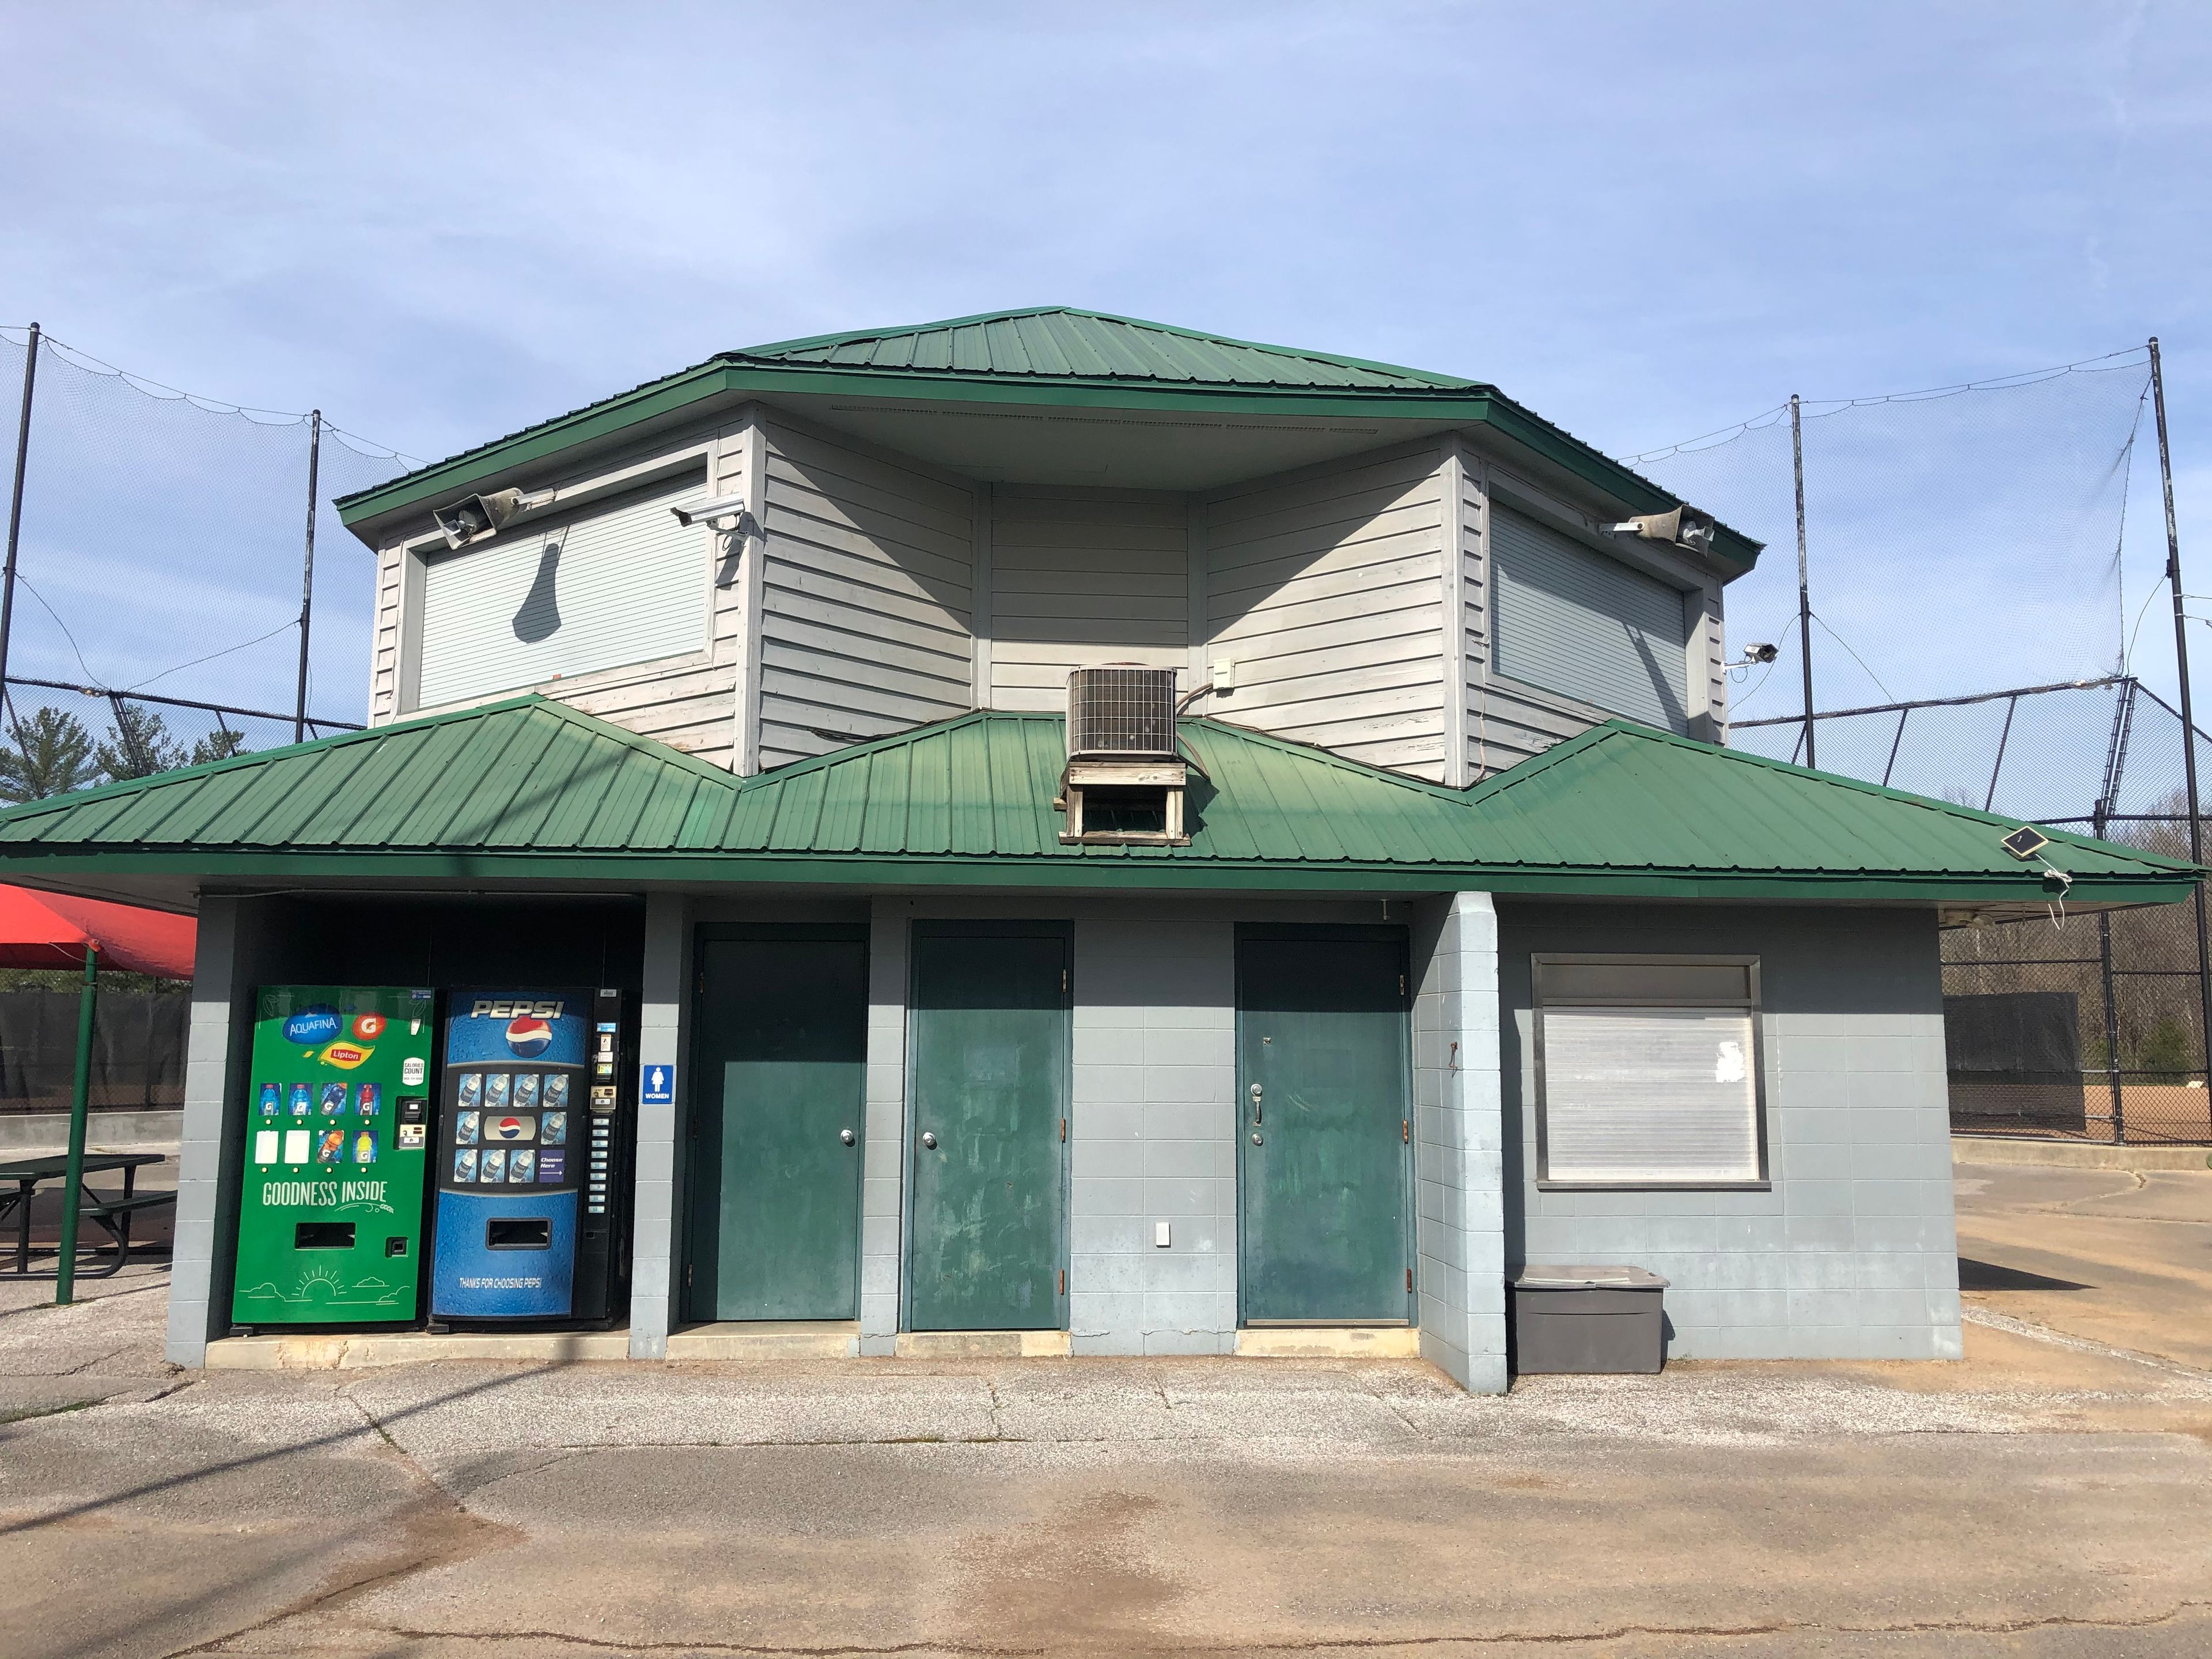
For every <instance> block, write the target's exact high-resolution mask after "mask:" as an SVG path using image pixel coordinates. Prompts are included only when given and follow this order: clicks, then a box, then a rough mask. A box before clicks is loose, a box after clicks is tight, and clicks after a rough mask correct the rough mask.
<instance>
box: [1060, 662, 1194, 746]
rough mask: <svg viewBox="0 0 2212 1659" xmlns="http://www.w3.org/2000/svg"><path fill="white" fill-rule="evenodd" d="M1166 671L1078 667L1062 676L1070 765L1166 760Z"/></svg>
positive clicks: (1169, 739) (1170, 702) (1169, 720)
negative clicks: (1078, 763)
mask: <svg viewBox="0 0 2212 1659" xmlns="http://www.w3.org/2000/svg"><path fill="white" fill-rule="evenodd" d="M1175 704H1176V676H1175V670H1174V669H1172V668H1079V669H1077V670H1076V671H1074V672H1073V673H1072V674H1070V675H1069V676H1068V677H1067V757H1068V758H1069V759H1070V760H1122V759H1129V760H1135V759H1144V758H1152V757H1159V758H1172V757H1174V755H1175V752H1176V721H1175Z"/></svg>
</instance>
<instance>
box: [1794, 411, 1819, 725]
mask: <svg viewBox="0 0 2212 1659" xmlns="http://www.w3.org/2000/svg"><path fill="white" fill-rule="evenodd" d="M1790 472H1791V473H1792V475H1793V476H1794V477H1795V478H1796V485H1797V652H1798V656H1799V658H1800V659H1801V660H1802V663H1803V664H1804V668H1805V764H1806V765H1807V766H1808V768H1815V769H1817V768H1818V767H1819V765H1820V757H1819V755H1818V753H1817V752H1816V751H1815V750H1814V747H1813V588H1812V584H1811V583H1810V582H1809V581H1808V580H1807V578H1806V572H1805V423H1804V422H1803V421H1802V419H1801V418H1800V417H1799V414H1798V406H1797V394H1796V392H1791V393H1790Z"/></svg>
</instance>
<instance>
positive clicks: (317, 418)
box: [292, 409, 323, 743]
mask: <svg viewBox="0 0 2212 1659" xmlns="http://www.w3.org/2000/svg"><path fill="white" fill-rule="evenodd" d="M322 461H323V411H322V410H319V409H318V410H314V411H313V412H312V413H311V414H310V415H309V416H307V553H306V556H305V557H304V558H303V559H302V561H301V569H300V694H299V697H298V700H297V701H296V702H295V703H294V704H293V709H292V741H293V742H295V743H301V742H304V741H306V739H307V623H308V622H309V621H310V619H311V617H312V616H313V611H314V608H315V493H316V488H317V483H316V477H315V475H316V473H317V472H318V471H319V470H320V468H321V466H322Z"/></svg>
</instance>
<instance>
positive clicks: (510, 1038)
mask: <svg viewBox="0 0 2212 1659" xmlns="http://www.w3.org/2000/svg"><path fill="white" fill-rule="evenodd" d="M552 1044H553V1028H552V1027H551V1026H550V1025H549V1024H546V1023H545V1022H544V1020H542V1019H540V1018H538V1016H537V1015H535V1014H524V1015H522V1016H520V1018H515V1019H511V1020H509V1021H508V1022H507V1047H508V1048H510V1049H512V1050H513V1052H514V1053H515V1054H519V1055H520V1056H521V1057H522V1058H523V1059H524V1060H535V1059H536V1058H537V1057H538V1055H540V1054H544V1052H545V1051H546V1049H548V1048H550V1047H551V1046H552Z"/></svg>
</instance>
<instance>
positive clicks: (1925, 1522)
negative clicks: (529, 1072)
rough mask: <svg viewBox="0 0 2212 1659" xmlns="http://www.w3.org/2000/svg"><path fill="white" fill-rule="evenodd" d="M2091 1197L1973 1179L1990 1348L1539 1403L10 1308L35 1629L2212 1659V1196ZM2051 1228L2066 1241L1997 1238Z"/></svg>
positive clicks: (350, 1647)
mask: <svg viewBox="0 0 2212 1659" xmlns="http://www.w3.org/2000/svg"><path fill="white" fill-rule="evenodd" d="M2050 1173H2051V1172H2048V1171H2040V1172H2029V1175H2028V1176H2027V1178H2024V1179H2020V1180H2015V1179H2013V1178H2012V1177H2009V1176H2004V1175H2002V1174H1997V1175H1995V1176H1992V1174H1991V1172H1990V1171H1988V1170H1971V1171H1969V1170H1962V1171H1961V1176H1962V1182H1961V1184H1962V1188H1965V1187H1972V1183H1973V1182H1988V1183H1989V1184H1985V1185H1984V1186H1982V1187H1980V1188H1975V1189H1974V1190H1973V1192H1972V1194H1970V1195H1969V1198H1968V1199H1967V1200H1966V1202H1967V1203H1969V1204H1970V1205H1972V1206H1976V1207H1975V1208H1974V1209H1973V1211H1972V1214H1971V1216H1970V1217H1968V1218H1962V1233H1964V1234H1966V1235H1968V1236H1970V1237H1972V1240H1973V1243H1972V1247H1971V1248H1972V1251H1974V1252H1978V1255H1977V1256H1976V1259H1977V1260H1981V1261H1985V1262H1986V1263H1988V1265H1990V1266H1991V1267H2008V1268H2009V1270H2010V1271H2013V1272H2015V1273H2019V1274H2021V1275H2024V1276H2025V1277H2024V1279H2022V1280H2021V1282H2019V1283H2015V1285H2013V1287H2012V1288H2009V1289H1997V1290H1990V1291H1976V1292H1973V1293H1972V1297H1971V1300H1972V1317H1973V1319H1974V1320H1975V1321H1977V1322H1974V1323H1971V1324H1970V1325H1969V1328H1968V1331H1967V1352H1968V1357H1967V1358H1966V1361H1965V1362H1963V1363H1961V1364H1952V1365H1911V1364H1875V1363H1868V1364H1686V1365H1678V1366H1675V1367H1674V1368H1672V1369H1670V1370H1668V1371H1667V1372H1666V1373H1664V1374H1663V1375H1662V1376H1656V1377H1626V1378H1565V1377H1560V1378H1528V1379H1524V1380H1522V1382H1521V1383H1520V1384H1519V1385H1518V1386H1517V1387H1516V1390H1515V1392H1514V1394H1513V1395H1511V1396H1510V1398H1507V1399H1503V1400H1487V1399H1469V1398H1468V1397H1467V1396H1465V1395H1460V1394H1459V1393H1458V1392H1457V1391H1456V1390H1455V1389H1453V1388H1452V1387H1451V1386H1450V1385H1449V1383H1447V1382H1445V1381H1444V1379H1443V1377H1442V1376H1439V1375H1438V1374H1437V1373H1436V1372H1435V1371H1433V1370H1430V1369H1429V1368H1428V1367H1426V1366H1425V1365H1423V1364H1419V1363H1417V1362H1375V1361H1369V1362H1360V1363H1349V1362H1345V1363H1340V1362H1331V1361H1253V1360H1141V1361H1139V1360H1130V1361H1109V1360H1029V1361H1016V1360H1004V1361H986V1360H969V1361H957V1362H955V1361H939V1362H919V1361H901V1360H867V1361H845V1362H811V1363H794V1364H759V1365H743V1364H694V1365H665V1366H659V1365H652V1366H648V1365H639V1366H626V1365H593V1364H574V1365H566V1366H532V1365H519V1364H436V1365H410V1366H400V1367H387V1368H382V1369H373V1370H352V1371H343V1372H331V1371H313V1372H293V1373H246V1372H230V1373H224V1372H216V1373H206V1374H201V1373H186V1372H176V1371H173V1370H171V1369H170V1368H168V1367H167V1366H166V1365H165V1364H162V1363H161V1359H160V1358H159V1344H160V1324H161V1311H162V1310H161V1291H162V1289H163V1288H164V1285H163V1281H162V1275H161V1272H160V1270H159V1269H158V1268H153V1269H144V1270H142V1269H133V1270H132V1272H131V1273H129V1274H126V1275H125V1277H123V1278H121V1279H117V1280H114V1281H110V1282H108V1283H106V1284H104V1285H100V1286H98V1287H97V1294H96V1296H95V1297H94V1299H93V1300H91V1301H89V1302H88V1303H86V1304H82V1305H80V1306H78V1307H76V1308H73V1309H67V1310H56V1309H51V1308H40V1307H37V1306H34V1305H33V1304H34V1303H35V1302H36V1301H37V1300H38V1299H39V1297H40V1296H42V1295H44V1294H46V1293H48V1290H49V1289H50V1287H47V1288H46V1289H41V1288H38V1287H31V1286H17V1287H9V1288H8V1289H6V1290H4V1291H0V1418H7V1419H13V1420H11V1421H7V1422H6V1423H4V1425H0V1652H4V1653H6V1654H7V1655H9V1659H17V1656H21V1659H61V1656H95V1655H97V1656H108V1655H116V1656H149V1659H150V1656H169V1655H181V1654H188V1653H189V1654H223V1655H302V1656H332V1659H337V1656H345V1659H356V1656H359V1659H368V1656H377V1659H386V1656H404V1659H444V1656H463V1655H468V1656H485V1659H509V1656H512V1659H523V1656H532V1659H536V1656H555V1659H558V1656H564V1655H572V1654H573V1655H576V1656H587V1655H592V1656H596V1655H607V1654H653V1655H684V1654H697V1655H701V1656H723V1655H774V1654H794V1655H796V1654H805V1655H830V1654H841V1655H871V1654H911V1655H924V1656H927V1655H946V1656H953V1655H1015V1654H1030V1653H1062V1652H1078V1653H1113V1654H1162V1655H1166V1654H1178V1655H1180V1654H1194V1653H1225V1654H1226V1653H1252V1654H1269V1653H1277V1652H1280V1653H1284V1654H1292V1653H1296V1654H1301V1655H1304V1654H1315V1655H1332V1654H1341V1655H1346V1656H1349V1655H1353V1654H1361V1655H1375V1654H1393V1653H1403V1654H1407V1655H1414V1654H1420V1655H1430V1654H1454V1653H1464V1654H1470V1655H1472V1654H1483V1655H1498V1654H1519V1653H1527V1654H1529V1655H1534V1654H1537V1653H1540V1652H1541V1653H1544V1654H1547V1655H1556V1654H1561V1653H1565V1654H1571V1655H1577V1656H1580V1655H1593V1656H1628V1655H1639V1656H1641V1655H1671V1654H1676V1653H1682V1654H1691V1653H1695V1654H1701V1655H1703V1654H1711V1655H1734V1654H1744V1655H1755V1656H1760V1659H1781V1656H1797V1655H1814V1654H1819V1655H1823V1656H1829V1655H1863V1656H1869V1659H1874V1656H1892V1655H1900V1656H1901V1655H1914V1656H1919V1655H1936V1654H1942V1655H1947V1656H1948V1655H1962V1656H1968V1659H1979V1656H1984V1655H1988V1656H1992V1659H1994V1656H1996V1655H2000V1654H2002V1655H2008V1656H2012V1655H2028V1656H2038V1659H2057V1656H2073V1655H2091V1654H2094V1655H2106V1654H2125V1655H2139V1654H2140V1655H2150V1656H2158V1655H2166V1654H2172V1655H2183V1654H2189V1655H2195V1654H2200V1653H2203V1652H2205V1651H2208V1650H2212V1367H2207V1366H2205V1365H2203V1364H2199V1363H2197V1358H2198V1356H2197V1350H2196V1348H2195V1347H2194V1346H2192V1345H2194V1344H2196V1343H2197V1342H2199V1341H2200V1340H2202V1337H2203V1324H2202V1322H2201V1319H2197V1320H2194V1321H2192V1322H2190V1323H2189V1325H2188V1328H2186V1329H2183V1328H2179V1327H2178V1326H2177V1327H2175V1328H2172V1330H2171V1331H2170V1333H2169V1332H2167V1330H2166V1326H2164V1325H2162V1324H2161V1322H2160V1321H2158V1320H2156V1319H2153V1318H2148V1317H2144V1316H2141V1315H2139V1314H2129V1313H2127V1312H2126V1305H2127V1297H2130V1296H2138V1292H2136V1291H2131V1290H2130V1289H2129V1288H2128V1286H2129V1285H2131V1284H2132V1283H2133V1282H2134V1281H2133V1280H2132V1279H2124V1277H2123V1275H2122V1274H2121V1273H2119V1272H2118V1270H2117V1266H2116V1264H2115V1263H2109V1262H2105V1261H2103V1259H2102V1258H2103V1256H2106V1255H2117V1253H2118V1247H2117V1246H2116V1245H2115V1244H2114V1243H2113V1240H2114V1239H2115V1238H2121V1237H2139V1242H2138V1243H2136V1244H2131V1245H2130V1246H2128V1248H2129V1249H2134V1250H2136V1252H2137V1255H2136V1257H2133V1258H2130V1265H2129V1266H2128V1267H2127V1271H2128V1272H2129V1273H2133V1274H2135V1275H2136V1277H2138V1278H2143V1279H2153V1280H2156V1281H2158V1282H2160V1283H2161V1284H2168V1285H2186V1284H2187V1283H2189V1282H2190V1279H2191V1275H2192V1274H2193V1273H2197V1271H2199V1270H2200V1269H2201V1268H2202V1267H2203V1265H2204V1262H2203V1255H2202V1254H2201V1253H2202V1251H2203V1237H2202V1231H2201V1229H2199V1228H2197V1227H2195V1226H2191V1225H2177V1223H2176V1222H2175V1220H2174V1219H2173V1217H2172V1213H2171V1212H2173V1211H2175V1210H2176V1209H2177V1208H2179V1209H2181V1210H2187V1209H2188V1208H2189V1207H2190V1206H2192V1205H2194V1204H2195V1203H2197V1201H2198V1200H2199V1199H2200V1198H2207V1197H2212V1176H2207V1177H2203V1178H2199V1179H2200V1182H2202V1183H2203V1184H2201V1185H2200V1186H2198V1187H2186V1186H2185V1187H2181V1188H2177V1189H2176V1194H2172V1195H2169V1196H2168V1197H2166V1198H2160V1199H2159V1200H2156V1201H2155V1202H2154V1203H2148V1206H2147V1203H2146V1200H2143V1199H2142V1198H2141V1196H2140V1192H2141V1191H2142V1190H2143V1189H2137V1188H2127V1189H2125V1190H2127V1191H2130V1192H2136V1193H2137V1194H2138V1195H2137V1196H2136V1198H2134V1199H2132V1200H2130V1203H2131V1204H2132V1205H2133V1206H2134V1207H2135V1208H2136V1209H2137V1210H2142V1209H2145V1208H2146V1207H2148V1209H2149V1210H2150V1211H2152V1212H2155V1213H2151V1214H2144V1215H2140V1216H2134V1217H2130V1216H2127V1215H2121V1216H2118V1217H2115V1216H2112V1215H2111V1214H2110V1213H2108V1212H2110V1211H2111V1210H2112V1209H2113V1208H2114V1207H2115V1206H2113V1205H2112V1203H2111V1202H2103V1203H2101V1204H2100V1203H2099V1202H2096V1201H2093V1202H2092V1203H2091V1205H2090V1206H2088V1210H2089V1216H2090V1218H2092V1219H2093V1222H2094V1225H2092V1226H2088V1227H2085V1228H2081V1229H2080V1230H2079V1231H2080V1233H2081V1239H2082V1241H2083V1243H2082V1246H2081V1254H2079V1255H2068V1254H2067V1251H2068V1249H2069V1243H2068V1241H2069V1237H2070V1236H2071V1235H2070V1234H2069V1229H2073V1228H2074V1227H2075V1223H2074V1222H2072V1221H2070V1220H2068V1221H2063V1222H2061V1221H2056V1220H2054V1218H2053V1217H2052V1216H2051V1215H2050V1214H2047V1213H2045V1211H2047V1210H2049V1209H2050V1208H2051V1206H2052V1205H2053V1204H2061V1205H2063V1204H2065V1203H2069V1202H2071V1201H2072V1200H2071V1198H2069V1195H2068V1194H2070V1193H2071V1192H2072V1189H2071V1188H2064V1186H2063V1183H2060V1188H2063V1190H2057V1191H2056V1192H2055V1194H2054V1189H2053V1188H2052V1187H2051V1183H2050V1182H2045V1181H2044V1180H2043V1179H2042V1177H2043V1176H2047V1175H2049V1174H2050ZM2094 1173H2095V1174H2096V1175H2098V1176H2102V1177H2109V1176H2110V1174H2111V1172H2103V1171H2100V1172H2094ZM2090 1185H2091V1186H2093V1187H2094V1188H2096V1191H2097V1192H2098V1193H2103V1192H2105V1191H2106V1188H2111V1189H2112V1193H2114V1194H2118V1193H2119V1192H2120V1191H2121V1190H2122V1189H2120V1188H2112V1183H2111V1182H2110V1180H2109V1178H2107V1179H2106V1180H2105V1181H2104V1182H2102V1183H2101V1184H2099V1183H2097V1182H2092V1183H2090ZM2074 1196H2075V1197H2078V1196H2080V1194H2074ZM2092 1196H2093V1195H2092ZM2023 1206H2025V1207H2027V1208H2028V1209H2030V1210H2032V1211H2033V1214H2034V1215H2035V1217H2036V1218H2037V1219H2036V1221H2035V1223H2034V1231H2033V1233H2032V1235H2031V1236H2032V1237H2033V1249H2034V1250H2035V1251H2036V1252H2038V1253H2039V1254H2038V1255H2036V1256H2035V1258H2034V1261H2029V1259H2028V1258H2027V1255H2025V1254H2022V1255H2020V1256H2019V1258H2018V1259H2017V1261H2014V1259H2013V1258H2011V1257H2008V1256H2007V1255H2005V1252H2006V1251H2007V1249H2008V1248H2009V1247H2008V1246H2006V1245H2005V1244H2004V1243H2002V1240H2000V1239H1998V1238H1996V1237H1991V1236H1986V1235H1993V1234H1994V1233H1996V1231H2000V1230H2001V1229H2002V1228H2004V1227H2009V1226H2012V1225H2015V1224H2016V1221H2017V1218H2016V1217H2015V1216H2014V1215H2013V1213H2012V1212H2013V1211H2014V1210H2015V1209H2019V1208H2021V1207H2023ZM2075 1207H2076V1208H2079V1207H2081V1206H2078V1205H2076V1206H2075ZM1984 1212H1986V1213H1987V1215H1988V1216H1989V1217H1990V1221H1989V1224H1988V1225H1987V1226H1986V1227H1984V1225H1982V1218H1983V1215H1984ZM2130 1226H2132V1227H2135V1228H2136V1229H2137V1230H2138V1231H2137V1234H2136V1235H2130V1234H2126V1233H2125V1232H2124V1231H2122V1232H2121V1233H2112V1232H2111V1231H2109V1229H2111V1228H2113V1227H2118V1228H2121V1229H2123V1230H2124V1229H2126V1228H2128V1227H2130ZM2142 1241H2147V1242H2142ZM2021 1249H2022V1250H2023V1251H2025V1250H2026V1249H2027V1246H2025V1245H2024V1246H2022V1247H2021ZM2192 1252H2194V1253H2195V1254H2192ZM2036 1263H2040V1264H2041V1265H2035V1264H2036ZM1994 1277H1996V1278H1997V1279H2002V1273H1998V1274H1996V1275H1994ZM2028 1280H2034V1281H2038V1283H2033V1284H2030V1283H2027V1281H2028ZM2050 1284H2075V1285H2083V1286H2084V1287H2085V1289H2084V1290H2082V1291H2070V1292H2069V1291H2057V1290H2052V1289H2050V1288H2048V1285H2050ZM2092 1292H2093V1293H2092ZM2069 1295H2070V1296H2073V1297H2075V1302H2073V1303H2071V1304H2069V1303H2068V1302H2066V1301H2065V1300H2064V1298H2065V1297H2068V1296H2069ZM2138 1299H2139V1298H2138ZM2198 1305H2200V1306H2201V1305H2202V1304H2198Z"/></svg>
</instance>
